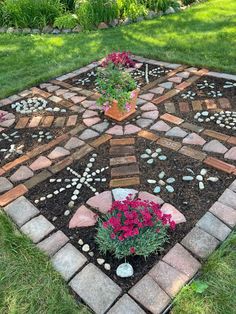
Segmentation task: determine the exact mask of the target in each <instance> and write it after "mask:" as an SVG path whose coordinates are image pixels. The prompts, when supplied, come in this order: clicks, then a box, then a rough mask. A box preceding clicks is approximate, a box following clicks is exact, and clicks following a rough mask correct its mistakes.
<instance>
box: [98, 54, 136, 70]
mask: <svg viewBox="0 0 236 314" xmlns="http://www.w3.org/2000/svg"><path fill="white" fill-rule="evenodd" d="M110 62H112V63H113V64H114V65H115V66H117V67H119V68H130V67H134V66H135V62H134V61H133V60H132V59H131V58H130V56H129V53H128V52H126V51H123V52H113V53H110V54H109V55H108V56H107V57H106V58H105V60H104V61H103V63H102V66H103V67H105V66H107V65H108V64H109V63H110Z"/></svg>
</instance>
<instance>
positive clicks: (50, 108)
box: [0, 56, 236, 314]
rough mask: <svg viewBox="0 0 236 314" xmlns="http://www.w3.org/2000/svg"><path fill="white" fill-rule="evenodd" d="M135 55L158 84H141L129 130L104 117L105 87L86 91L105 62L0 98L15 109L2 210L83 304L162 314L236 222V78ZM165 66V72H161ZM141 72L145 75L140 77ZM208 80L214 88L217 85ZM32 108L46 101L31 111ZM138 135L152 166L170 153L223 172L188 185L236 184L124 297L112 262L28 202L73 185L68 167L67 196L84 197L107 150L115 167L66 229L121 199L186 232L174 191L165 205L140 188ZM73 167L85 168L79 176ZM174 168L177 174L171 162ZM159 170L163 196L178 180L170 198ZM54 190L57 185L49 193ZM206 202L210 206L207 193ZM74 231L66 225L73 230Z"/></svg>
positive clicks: (4, 131) (6, 129)
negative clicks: (36, 194)
mask: <svg viewBox="0 0 236 314" xmlns="http://www.w3.org/2000/svg"><path fill="white" fill-rule="evenodd" d="M134 59H135V61H136V66H137V67H140V66H145V64H146V65H148V66H149V67H150V69H149V73H150V75H153V77H152V79H151V81H150V82H149V83H144V84H143V85H142V83H140V84H141V85H140V94H139V97H138V100H137V112H136V113H135V114H134V115H133V116H131V118H130V119H128V120H127V121H125V122H124V123H116V122H114V121H112V120H111V119H109V118H105V117H104V115H103V114H101V112H100V111H99V109H98V107H97V105H96V99H97V96H98V95H97V93H96V90H94V88H93V87H92V88H91V86H90V87H89V88H87V87H86V81H84V84H85V85H78V84H79V83H78V81H77V80H78V76H80V75H82V77H83V75H85V74H86V73H87V72H88V73H89V72H90V74H91V73H92V72H93V71H94V69H95V68H96V67H97V66H99V65H100V63H101V62H100V61H99V62H94V63H92V64H90V65H88V66H86V67H84V68H81V69H79V70H75V71H73V72H71V73H68V74H65V75H63V76H60V77H58V78H56V79H54V80H51V81H49V82H46V83H43V84H41V85H40V86H37V87H33V88H31V89H29V90H26V91H23V92H21V93H19V94H17V95H13V96H12V97H9V98H6V99H3V100H0V112H1V113H2V112H3V113H4V116H5V114H6V113H7V115H6V116H5V117H6V120H1V115H0V206H2V207H3V209H4V211H5V212H6V214H7V215H9V217H10V218H11V219H12V220H13V222H14V223H15V224H16V225H17V226H18V227H19V228H20V230H21V231H22V232H23V233H24V234H26V235H27V236H28V237H29V238H30V239H31V240H32V241H33V242H34V243H35V244H36V245H37V247H38V248H39V249H40V250H42V251H43V252H44V253H45V254H47V255H48V257H49V258H50V259H51V261H52V264H53V266H54V267H55V269H56V270H57V271H58V272H59V273H60V274H61V276H62V277H63V278H64V279H65V281H66V282H67V283H68V285H69V286H70V287H71V289H72V290H73V291H74V293H75V294H76V295H78V297H79V299H82V300H83V302H84V303H85V304H86V305H87V306H88V307H90V308H91V310H92V311H94V312H95V313H101V314H102V313H109V314H123V313H135V314H136V313H137V314H139V313H140V314H143V313H155V314H159V313H162V312H163V311H165V310H166V309H167V308H168V307H169V305H170V304H171V303H172V300H173V299H174V297H175V296H176V294H177V293H178V292H179V290H180V289H181V288H182V287H183V286H184V285H185V284H187V283H188V282H189V281H190V280H191V279H192V278H193V277H194V276H195V275H196V274H197V272H198V271H199V269H200V268H201V264H202V263H203V262H204V260H205V259H206V258H208V256H209V255H210V254H211V253H212V252H213V251H214V250H215V249H216V248H217V247H218V246H219V245H220V243H221V242H222V241H224V240H225V239H226V238H227V237H228V235H229V234H230V232H231V230H232V229H233V228H234V227H235V226H236V180H235V176H236V163H235V162H236V161H235V160H236V157H235V152H236V136H235V112H234V111H233V110H235V109H234V108H235V105H234V101H233V99H235V81H236V77H235V76H234V75H227V74H224V73H215V72H210V71H208V70H206V69H197V68H191V67H188V66H183V65H180V64H170V63H165V62H159V61H156V60H150V59H145V58H142V57H136V56H134ZM163 69H164V70H163ZM160 70H162V71H163V72H158V71H160ZM133 71H138V69H136V68H133V69H131V72H133ZM155 71H156V72H155ZM141 72H142V71H141ZM141 72H137V73H138V74H139V75H140V73H141ZM153 73H154V74H155V76H154V74H153ZM156 73H157V74H156ZM160 73H161V74H160ZM91 77H92V75H91ZM217 80H218V81H217ZM216 81H217V82H218V83H217V84H218V85H219V87H218V85H217V84H215V82H216ZM208 84H211V86H213V87H214V88H213V89H212V88H209V86H208ZM216 85H217V86H216ZM32 99H33V100H32ZM34 99H38V100H34ZM34 101H36V102H37V101H38V102H40V104H41V105H39V104H37V106H36V107H33V106H34V105H33V104H34ZM21 102H23V107H24V108H22V107H21ZM43 106H46V108H47V110H44V109H43ZM16 108H17V110H16ZM27 110H29V112H26V111H27ZM9 111H10V112H9ZM8 117H9V119H8ZM141 139H142V140H145V141H147V142H146V143H149V144H150V147H149V144H148V147H145V149H146V151H145V152H144V154H143V155H144V160H145V158H147V160H149V161H148V162H149V163H150V167H152V166H153V165H154V164H155V158H160V160H159V161H160V162H161V158H162V159H163V158H165V155H164V151H168V154H169V155H170V156H173V158H177V159H178V158H179V157H178V156H180V158H186V159H187V160H188V161H189V163H190V164H192V163H194V164H196V165H198V167H200V169H201V171H202V173H204V171H205V169H204V168H206V169H207V170H208V171H212V172H213V173H214V176H210V175H208V177H206V179H205V181H204V180H202V178H201V177H202V174H198V173H196V174H195V173H194V174H193V173H189V174H188V175H187V174H186V176H187V177H190V176H192V178H193V179H191V180H192V181H191V182H197V184H199V187H200V188H201V187H202V185H201V184H200V183H199V182H200V181H201V183H203V182H204V184H205V185H206V184H208V183H209V184H213V182H214V180H217V179H218V175H219V176H220V174H222V175H224V176H227V178H230V180H231V182H230V183H231V184H230V185H229V186H228V187H227V188H226V189H225V188H224V189H225V190H224V191H215V195H218V196H217V197H216V199H214V201H213V202H212V203H211V204H210V203H208V200H205V203H204V208H205V213H203V214H202V215H199V216H198V218H197V219H196V220H195V222H196V223H195V222H194V224H193V227H191V228H192V229H191V230H190V231H189V232H188V233H187V234H185V236H183V237H182V238H181V239H179V240H178V241H177V242H176V243H173V245H171V246H170V249H169V251H167V252H166V253H165V254H164V256H162V258H160V259H159V260H157V261H156V263H154V264H153V266H152V267H150V268H149V270H148V272H146V273H145V274H143V276H142V277H141V278H139V279H138V280H136V281H135V280H134V281H133V284H132V285H131V287H130V286H129V288H128V289H122V288H121V287H120V286H119V284H117V283H116V282H115V281H114V280H112V279H111V278H110V277H109V276H108V274H109V267H110V265H109V264H108V263H103V260H102V258H100V260H99V262H100V263H101V264H99V263H97V264H95V262H92V259H91V257H92V254H93V252H90V251H88V246H86V244H85V246H84V244H81V248H82V250H79V249H78V246H77V247H76V245H74V244H75V243H74V242H73V241H72V238H73V237H70V235H68V234H66V232H64V229H63V230H61V229H62V228H61V226H60V224H59V222H58V221H57V220H56V219H57V217H54V216H53V213H50V215H51V216H50V218H48V216H47V215H46V214H45V213H44V212H41V210H40V202H43V201H44V198H46V195H45V196H44V197H41V199H38V200H37V202H33V201H32V199H30V195H31V192H32V191H33V190H34V189H38V188H39V190H40V187H41V186H42V185H43V184H44V183H45V184H48V185H47V188H46V189H47V190H48V191H46V193H48V194H47V197H48V199H49V200H50V199H53V197H54V196H55V195H59V194H60V193H63V191H64V190H63V187H62V186H61V187H60V188H57V187H56V184H57V183H58V182H62V181H63V180H64V179H60V174H61V173H64V172H65V171H68V172H69V173H70V175H73V176H72V177H71V176H69V175H68V177H66V180H67V182H68V183H66V184H65V188H64V189H65V190H66V189H68V191H71V190H72V189H73V184H75V182H77V181H78V180H80V183H79V184H80V185H81V186H80V185H79V184H78V183H76V184H77V187H78V186H79V188H81V189H82V187H83V184H84V181H83V180H84V177H86V176H87V175H88V174H89V171H90V167H92V165H93V164H95V165H96V158H99V156H97V154H98V151H99V150H100V149H103V148H104V147H105V148H106V149H105V150H103V154H104V155H103V158H104V162H106V163H107V165H106V167H105V166H104V167H103V168H100V167H97V168H95V171H94V172H92V173H91V175H89V176H88V177H86V180H85V181H86V184H85V185H86V188H87V189H88V190H89V189H90V190H91V191H92V192H93V194H91V195H90V196H89V197H87V198H84V199H83V202H82V203H81V204H78V206H77V207H76V211H74V212H73V213H72V211H71V209H70V206H68V207H69V209H68V211H67V212H64V213H62V214H61V217H62V220H63V219H64V220H63V221H64V222H65V219H69V220H68V222H70V228H71V230H72V229H76V228H78V226H79V225H83V224H86V223H88V222H89V223H91V224H92V225H94V224H95V223H96V221H97V213H99V214H104V213H107V211H108V210H109V208H110V206H111V203H112V200H119V199H124V198H125V197H126V196H127V195H128V194H130V193H131V194H132V195H133V196H132V197H138V196H139V197H140V198H141V199H144V200H150V201H156V202H158V203H159V204H161V205H163V203H164V205H163V210H167V211H168V210H169V211H171V214H173V215H176V216H175V218H176V219H177V220H178V226H181V224H185V223H188V219H186V218H185V215H184V214H183V211H182V209H181V208H179V207H178V206H176V207H175V204H174V201H173V199H174V198H175V194H174V193H175V192H170V194H171V193H173V194H171V195H174V197H173V198H172V199H171V197H170V200H168V201H167V200H166V195H165V193H167V192H165V193H164V194H161V195H160V196H159V195H157V194H156V195H154V194H152V193H150V192H151V191H150V190H149V191H148V190H144V189H143V186H144V182H143V176H144V174H143V173H142V168H141V166H140V164H141V162H140V160H141V157H140V154H139V153H138V151H139V149H140V148H139V143H140V140H141ZM153 144H155V145H156V146H157V147H158V150H157V151H155V152H153V151H151V146H152V145H153ZM150 151H151V152H150ZM163 155H164V157H163ZM88 156H90V157H89V158H90V161H89V162H88V163H87V166H86V165H84V160H85V158H88ZM150 156H151V157H150ZM163 160H164V159H163ZM174 161H176V160H175V159H174ZM176 163H178V160H177V161H176ZM75 164H76V165H79V167H80V168H79V169H74V165H75ZM83 167H84V170H83V169H82V168H83ZM181 167H182V164H180V165H179V168H181ZM169 168H170V170H171V166H170V167H169ZM189 168H190V167H189ZM81 169H82V170H81ZM153 169H154V170H153V172H152V173H151V174H149V175H154V176H155V179H156V177H157V176H158V175H162V179H161V178H160V177H159V178H160V180H159V182H160V184H159V186H158V188H159V189H164V188H165V187H166V186H167V184H166V181H167V180H169V182H172V183H173V186H172V183H170V184H169V185H170V187H169V190H170V191H173V190H172V189H174V188H175V185H174V181H175V178H173V177H172V176H170V177H167V178H165V174H164V175H163V174H160V173H157V170H158V171H159V169H157V168H153ZM156 169H157V170H156ZM190 170H191V169H190ZM160 171H161V169H160ZM103 174H104V176H103ZM203 176H204V175H203ZM53 180H54V181H53ZM58 180H59V181H58ZM60 180H61V181H60ZM70 180H71V181H70ZM102 180H103V181H102ZM106 180H107V183H106ZM165 180H166V181H165ZM198 180H200V181H198ZM69 181H70V182H69ZM150 181H152V180H150ZM153 181H155V180H153ZM73 182H74V183H73ZM91 182H92V183H91ZM94 182H95V183H97V184H98V185H99V186H101V187H103V186H105V185H106V184H107V185H106V189H105V188H104V189H103V190H102V191H100V193H98V191H96V189H95V188H94V186H95V184H93V183H94ZM227 182H228V181H227ZM72 183H73V184H72ZM50 184H51V185H52V187H54V185H55V190H54V191H53V192H52V193H50V191H49V188H50V186H49V185H50ZM66 185H67V187H66ZM163 187H164V188H163ZM79 188H75V189H74V190H73V191H72V197H73V198H72V199H71V201H73V202H74V201H75V200H76V199H77V196H78V193H79V192H78V191H79ZM54 192H55V193H54ZM217 193H218V194H217ZM220 193H221V195H219V194H220ZM83 195H84V194H83ZM201 195H203V196H200V197H201V198H204V194H201ZM190 198H191V195H190ZM56 202H57V201H55V203H54V204H57V203H56ZM171 203H173V204H172V205H171ZM103 204H105V205H104V206H103ZM208 204H210V205H208ZM79 205H80V206H79ZM207 209H208V211H206V210H207ZM94 213H96V215H95V214H94ZM72 214H74V215H72ZM81 215H82V216H81ZM46 217H47V218H46ZM81 217H82V218H81ZM81 219H82V220H81ZM65 224H66V223H65ZM67 225H68V227H69V223H68V224H67ZM76 230H79V228H78V229H76ZM76 242H77V243H76V244H78V241H76ZM90 249H91V248H90ZM88 253H91V255H90V254H88ZM134 278H135V277H134Z"/></svg>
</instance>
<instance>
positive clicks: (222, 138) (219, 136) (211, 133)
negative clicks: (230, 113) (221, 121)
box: [202, 129, 229, 141]
mask: <svg viewBox="0 0 236 314" xmlns="http://www.w3.org/2000/svg"><path fill="white" fill-rule="evenodd" d="M202 134H204V135H206V136H210V137H213V138H216V139H217V140H220V141H228V140H229V136H228V135H225V134H222V133H220V132H216V131H212V130H208V129H206V130H204V131H203V133H202Z"/></svg>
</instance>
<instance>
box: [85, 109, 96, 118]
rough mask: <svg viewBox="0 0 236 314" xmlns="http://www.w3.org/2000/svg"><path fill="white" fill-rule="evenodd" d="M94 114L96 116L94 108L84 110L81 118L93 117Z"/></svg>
mask: <svg viewBox="0 0 236 314" xmlns="http://www.w3.org/2000/svg"><path fill="white" fill-rule="evenodd" d="M94 116H98V113H97V111H94V110H85V112H84V113H83V116H82V118H83V119H86V118H91V117H94Z"/></svg>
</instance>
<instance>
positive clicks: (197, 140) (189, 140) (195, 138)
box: [183, 133, 206, 146]
mask: <svg viewBox="0 0 236 314" xmlns="http://www.w3.org/2000/svg"><path fill="white" fill-rule="evenodd" d="M183 143H184V144H190V145H200V146H202V145H204V144H205V143H206V141H205V140H204V138H202V137H201V136H199V135H198V134H197V133H191V134H189V135H188V136H186V137H185V138H184V139H183Z"/></svg>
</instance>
